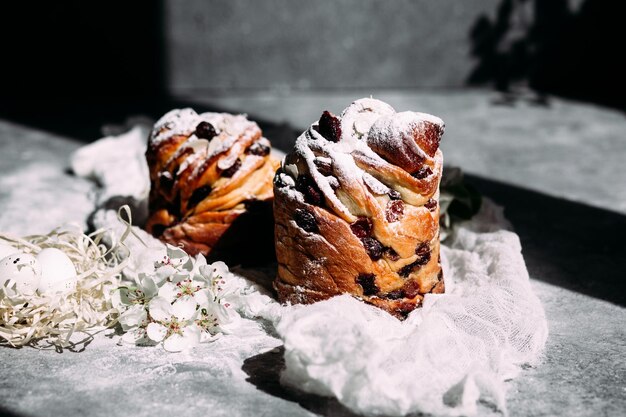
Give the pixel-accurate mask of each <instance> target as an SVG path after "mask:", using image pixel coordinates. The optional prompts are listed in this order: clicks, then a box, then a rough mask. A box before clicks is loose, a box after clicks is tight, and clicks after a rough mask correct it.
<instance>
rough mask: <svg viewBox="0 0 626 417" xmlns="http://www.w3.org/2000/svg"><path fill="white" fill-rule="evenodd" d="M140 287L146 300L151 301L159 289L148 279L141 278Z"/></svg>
mask: <svg viewBox="0 0 626 417" xmlns="http://www.w3.org/2000/svg"><path fill="white" fill-rule="evenodd" d="M141 287H142V289H143V293H144V294H145V295H146V299H148V300H149V299H151V298H152V297H154V296H155V295H157V293H158V292H159V288H158V287H157V285H156V282H154V280H153V279H152V278H150V277H147V276H146V277H143V278H142V280H141Z"/></svg>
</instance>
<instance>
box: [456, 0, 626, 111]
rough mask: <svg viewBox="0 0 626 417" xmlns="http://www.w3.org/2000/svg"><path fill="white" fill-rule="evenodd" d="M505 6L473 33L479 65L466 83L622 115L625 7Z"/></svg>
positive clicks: (536, 2) (507, 2) (607, 0)
mask: <svg viewBox="0 0 626 417" xmlns="http://www.w3.org/2000/svg"><path fill="white" fill-rule="evenodd" d="M570 3H571V2H570V1H567V0H550V1H542V0H502V2H501V3H500V5H499V6H498V9H497V11H496V14H495V18H493V19H491V18H489V17H488V16H486V15H482V16H481V17H480V18H478V19H477V21H476V22H475V23H474V25H473V27H472V29H471V31H470V40H471V47H472V55H473V56H474V57H476V58H478V65H477V66H476V67H475V68H474V70H473V71H472V73H471V74H470V76H469V78H468V83H469V84H470V85H485V84H492V85H494V86H495V88H496V89H497V90H498V91H501V92H503V93H513V92H514V90H515V87H516V86H518V85H525V86H528V87H530V88H531V89H533V90H534V91H535V92H537V93H538V97H539V98H543V99H545V97H546V96H547V95H548V94H555V95H560V96H564V97H568V98H573V99H577V100H585V101H592V102H595V103H599V104H602V105H607V106H611V107H616V108H619V109H621V110H626V77H625V76H624V74H626V60H623V59H621V55H622V53H623V41H624V39H625V38H626V25H625V24H624V16H625V15H626V13H625V12H626V2H621V1H612V0H585V1H583V2H582V3H581V4H580V5H579V6H578V7H571V6H570Z"/></svg>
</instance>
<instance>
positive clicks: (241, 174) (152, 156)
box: [146, 108, 279, 262]
mask: <svg viewBox="0 0 626 417" xmlns="http://www.w3.org/2000/svg"><path fill="white" fill-rule="evenodd" d="M270 152H271V146H270V142H269V141H268V140H267V139H266V138H264V137H263V135H262V132H261V129H260V128H259V126H258V125H257V124H256V123H255V122H252V121H250V120H248V119H247V118H246V117H245V116H244V115H232V114H228V113H202V114H197V113H196V112H195V111H194V110H192V109H188V108H187V109H181V110H172V111H170V112H169V113H167V114H166V115H164V116H163V117H162V118H161V119H160V120H159V121H158V122H157V123H156V124H155V125H154V128H153V130H152V133H151V134H150V138H149V143H148V149H147V151H146V158H147V161H148V166H149V169H150V182H151V190H150V199H149V210H150V217H149V219H148V222H147V224H146V229H147V230H148V231H149V232H151V233H152V234H153V235H154V236H156V237H159V238H160V239H161V240H163V241H165V242H168V243H171V244H174V245H179V246H182V247H183V248H184V249H185V250H186V251H187V252H188V253H190V254H197V253H203V254H204V255H207V256H208V257H209V258H211V259H221V260H225V261H228V260H231V261H240V260H241V261H244V262H245V261H246V260H250V258H249V256H252V257H260V258H264V257H265V256H266V255H270V254H272V255H273V250H267V246H268V245H270V248H271V239H272V230H271V229H272V216H271V201H272V197H273V193H272V178H273V176H274V172H275V171H276V168H277V167H278V165H279V162H278V161H277V160H276V159H274V158H272V156H271V155H270ZM235 226H236V227H235ZM248 246H249V247H248ZM248 249H249V250H248Z"/></svg>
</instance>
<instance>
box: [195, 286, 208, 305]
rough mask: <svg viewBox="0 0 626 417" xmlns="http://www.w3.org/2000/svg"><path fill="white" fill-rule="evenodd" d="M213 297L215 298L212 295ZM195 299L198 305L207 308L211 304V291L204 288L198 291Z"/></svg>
mask: <svg viewBox="0 0 626 417" xmlns="http://www.w3.org/2000/svg"><path fill="white" fill-rule="evenodd" d="M211 297H213V295H211ZM193 298H194V299H195V300H196V303H197V304H198V305H199V306H200V307H204V308H206V307H207V305H208V304H209V290H208V288H204V289H201V290H199V291H196V292H195V294H194V295H193Z"/></svg>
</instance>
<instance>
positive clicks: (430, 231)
mask: <svg viewBox="0 0 626 417" xmlns="http://www.w3.org/2000/svg"><path fill="white" fill-rule="evenodd" d="M443 130H444V125H443V122H442V121H441V120H440V119H438V118H436V117H434V116H430V115H425V114H422V113H414V112H403V113H396V112H395V111H394V110H393V109H392V108H391V107H390V106H388V105H387V104H385V103H382V102H380V101H378V100H373V99H362V100H358V101H356V102H355V103H353V104H352V105H351V106H349V107H348V108H347V109H345V110H344V111H343V113H342V114H341V116H340V117H339V118H337V117H335V116H333V115H331V114H329V113H327V112H325V113H324V115H323V116H322V118H321V119H320V121H319V122H318V123H315V124H313V125H312V126H311V128H310V129H308V130H307V131H306V132H304V133H303V134H302V135H301V136H300V137H299V138H298V140H297V141H296V146H295V148H294V151H293V152H292V153H290V154H289V155H287V157H286V158H285V160H284V162H283V166H282V168H281V169H280V170H279V171H278V172H277V174H276V177H275V180H274V195H275V197H274V218H275V236H276V255H277V259H278V264H279V266H278V274H277V277H276V280H275V282H274V287H275V289H276V290H277V292H278V295H279V299H280V300H281V301H282V302H291V303H311V302H315V301H319V300H322V299H325V298H329V297H332V296H334V295H337V294H342V293H348V294H352V295H354V296H356V297H358V298H360V299H362V300H364V301H366V302H368V303H370V304H373V305H376V306H378V307H380V308H382V309H384V310H387V311H389V312H390V313H391V314H394V315H396V316H397V317H405V316H406V314H408V313H409V312H410V311H411V310H413V309H414V308H416V307H417V306H419V305H421V302H422V299H423V296H424V294H426V293H442V292H444V289H445V288H444V281H443V275H442V271H441V263H440V258H439V204H438V197H439V191H438V187H439V182H440V179H441V172H442V163H443V160H442V154H441V151H440V150H439V149H438V146H439V140H440V138H441V135H442V134H443Z"/></svg>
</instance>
